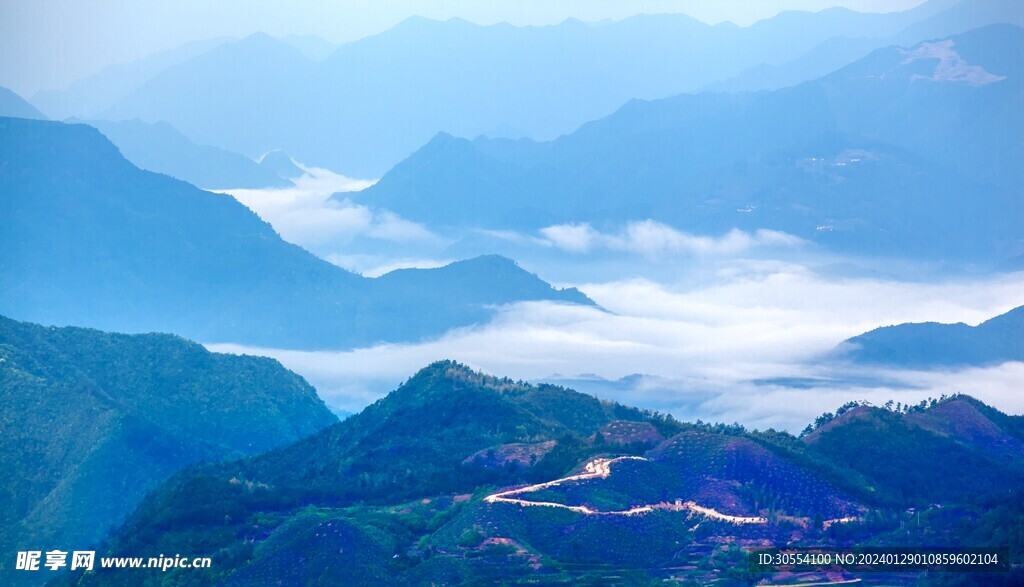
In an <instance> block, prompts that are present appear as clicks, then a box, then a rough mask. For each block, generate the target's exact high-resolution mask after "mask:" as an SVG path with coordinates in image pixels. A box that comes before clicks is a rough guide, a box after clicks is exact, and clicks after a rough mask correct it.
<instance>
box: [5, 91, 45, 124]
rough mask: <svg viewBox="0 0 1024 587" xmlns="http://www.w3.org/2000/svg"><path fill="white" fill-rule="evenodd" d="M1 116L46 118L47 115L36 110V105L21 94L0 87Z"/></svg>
mask: <svg viewBox="0 0 1024 587" xmlns="http://www.w3.org/2000/svg"><path fill="white" fill-rule="evenodd" d="M0 116H10V117H13V118H34V119H36V120H46V116H44V115H43V113H42V112H40V111H38V110H36V107H35V106H33V105H31V104H29V103H28V102H26V101H25V100H24V99H23V98H22V97H21V96H19V95H18V94H15V93H14V92H12V91H10V90H8V89H7V88H4V87H0Z"/></svg>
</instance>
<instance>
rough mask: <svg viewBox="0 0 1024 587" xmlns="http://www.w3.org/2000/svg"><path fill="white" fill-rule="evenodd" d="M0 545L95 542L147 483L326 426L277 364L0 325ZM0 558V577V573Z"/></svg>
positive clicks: (328, 418) (310, 397) (154, 337)
mask: <svg viewBox="0 0 1024 587" xmlns="http://www.w3.org/2000/svg"><path fill="white" fill-rule="evenodd" d="M0 390H2V393H3V398H4V401H3V402H0V410H2V412H3V414H2V417H0V428H2V430H0V444H2V451H0V455H2V456H0V465H2V467H3V470H4V475H3V480H2V481H0V494H2V495H3V497H4V498H3V506H2V507H0V549H2V550H3V551H4V552H6V553H12V552H14V551H16V550H19V549H20V550H31V549H42V550H50V549H54V548H60V549H65V550H71V549H75V548H85V547H89V546H96V545H98V543H99V542H100V541H101V540H102V539H103V538H104V537H105V536H106V534H107V532H108V531H109V530H110V529H111V528H112V527H114V526H116V525H118V524H119V523H120V522H121V521H122V519H123V518H124V517H125V516H126V515H127V514H128V513H130V512H131V511H132V510H133V509H134V508H135V506H136V504H137V503H138V502H139V500H141V499H142V497H143V496H144V495H145V494H146V493H147V492H148V491H149V490H151V489H153V488H154V487H155V486H156V485H157V484H158V483H159V482H161V481H163V480H164V479H166V478H167V477H168V476H170V475H171V474H172V473H174V472H175V471H178V470H180V469H182V468H183V467H185V466H187V465H189V464H193V463H197V462H200V461H215V460H221V459H227V458H238V457H240V456H244V455H251V454H255V453H259V452H262V451H265V450H268V449H272V448H275V447H278V446H281V445H284V444H289V443H291V442H293V441H295V440H297V439H299V438H303V437H305V436H308V435H310V434H313V433H314V432H317V431H318V430H321V429H323V428H325V427H327V426H328V425H330V424H332V423H334V422H336V421H337V418H336V417H335V416H334V415H332V414H331V413H330V411H329V410H328V409H327V407H326V406H325V405H324V403H323V402H322V401H321V400H320V399H319V398H318V397H317V395H316V391H315V390H314V389H313V388H312V387H310V386H309V384H308V383H306V382H305V380H303V379H302V378H301V377H299V376H298V375H296V374H294V373H292V372H290V371H287V370H286V369H284V368H283V367H282V366H281V365H280V364H279V363H277V361H274V360H272V359H267V358H262V357H249V356H234V355H222V354H217V353H210V352H207V351H206V350H205V349H204V348H203V347H202V346H201V345H198V344H196V343H194V342H191V341H188V340H185V339H182V338H179V337H176V336H171V335H166V334H143V335H124V334H111V333H106V332H100V331H97V330H88V329H82V328H47V327H43V326H38V325H35V324H29V323H24V322H16V321H14V320H10V319H8V318H4V317H0ZM12 565H13V558H12V557H6V556H5V557H4V560H3V562H2V563H0V570H2V571H4V573H0V574H6V572H7V571H11V570H12Z"/></svg>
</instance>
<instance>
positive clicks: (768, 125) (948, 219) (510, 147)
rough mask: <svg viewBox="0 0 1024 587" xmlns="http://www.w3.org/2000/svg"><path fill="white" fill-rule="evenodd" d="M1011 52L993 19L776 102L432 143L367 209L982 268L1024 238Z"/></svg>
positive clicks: (701, 104)
mask: <svg viewBox="0 0 1024 587" xmlns="http://www.w3.org/2000/svg"><path fill="white" fill-rule="evenodd" d="M1022 50H1024V30H1022V29H1021V28H1019V27H1015V26H1012V25H993V26H991V27H987V28H984V29H978V30H976V31H972V32H970V33H966V34H964V35H959V36H956V37H951V38H949V39H944V40H937V41H934V42H927V43H922V44H920V45H917V46H915V47H911V48H900V47H889V48H886V49H881V50H878V51H876V52H874V53H872V54H871V55H869V56H868V57H865V58H864V59H861V60H859V61H857V62H855V63H853V64H851V65H849V66H847V67H845V68H843V69H841V70H839V71H837V72H834V73H832V74H830V75H828V76H825V77H823V78H820V79H818V80H815V81H813V82H807V83H804V84H801V85H798V86H795V87H792V88H785V89H781V90H777V91H774V92H757V93H739V94H718V93H701V94H684V95H680V96H676V97H673V98H668V99H664V100H656V101H652V102H644V101H639V100H636V101H632V102H630V103H628V104H627V105H625V106H623V107H622V108H621V109H619V110H618V111H617V112H616V113H614V114H613V115H611V116H608V117H606V118H603V119H600V120H597V121H595V122H592V123H588V124H586V125H584V126H583V127H581V128H580V129H579V130H577V131H576V132H574V133H572V134H569V135H566V136H563V137H560V138H559V139H557V140H554V141H550V142H533V141H529V140H502V139H486V138H479V139H476V140H472V141H471V140H466V139H460V138H456V137H453V136H451V135H447V134H441V135H438V136H437V137H435V138H434V139H433V140H432V141H431V142H430V143H428V144H427V145H426V146H424V147H423V148H422V149H420V150H419V151H417V152H416V153H415V154H414V155H412V156H411V157H409V158H408V159H406V160H405V161H403V162H402V163H400V164H398V165H397V166H396V167H395V168H394V169H392V170H391V171H389V172H388V173H387V174H386V175H385V176H384V177H383V178H382V179H381V180H380V181H379V182H378V183H377V184H376V185H374V186H373V187H371V188H369V189H367V190H365V191H364V192H362V195H361V199H360V201H362V202H367V203H370V202H372V203H373V205H376V206H382V207H386V208H388V209H391V210H394V211H396V212H398V213H399V214H401V215H403V216H404V217H407V218H412V219H415V220H418V221H421V222H425V223H428V224H431V225H449V226H461V227H466V226H477V227H486V228H501V229H514V230H521V231H528V232H532V231H534V230H537V229H539V228H542V227H545V226H548V225H554V224H560V223H578V222H588V223H591V224H592V225H595V226H597V227H599V228H600V227H603V226H616V225H619V226H621V223H622V222H623V221H625V220H629V219H636V220H642V219H646V218H654V219H657V220H659V221H662V222H667V223H669V224H671V225H673V226H675V227H676V228H680V229H683V230H688V231H691V232H696V233H700V234H721V233H723V232H725V231H728V230H730V229H732V228H736V227H738V228H744V229H751V230H752V229H758V228H769V229H775V230H781V231H784V232H787V233H791V234H794V235H796V236H799V237H801V238H804V239H807V240H810V241H813V242H816V243H820V244H822V245H826V246H828V247H830V248H832V249H834V250H839V251H844V252H857V253H873V254H886V255H907V256H912V257H923V258H930V259H957V258H959V259H964V258H967V259H972V258H973V259H982V260H985V261H986V262H989V263H991V262H993V261H999V260H1002V259H1005V258H1009V257H1011V256H1013V255H1015V254H1019V252H1020V247H1021V246H1022V242H1024V241H1022V239H1024V233H1022V227H1024V210H1022V208H1021V206H1020V204H1019V201H1018V200H1019V198H1018V197H1017V186H1018V185H1019V182H1020V180H1021V166H1020V165H1019V161H1021V160H1022V158H1024V144H1022V143H1021V141H1020V140H1019V137H1020V136H1021V135H1022V133H1024V119H1022V114H1021V112H1022V111H1021V109H1020V108H1019V107H1018V106H1019V103H1020V100H1021V96H1022V90H1024V71H1021V64H1020V60H1019V59H1016V58H1015V57H1014V56H1016V55H1020V53H1021V51H1022ZM440 202H443V203H444V205H443V206H441V205H438V204H439V203H440ZM950 234H956V235H957V238H955V239H951V238H949V235H950Z"/></svg>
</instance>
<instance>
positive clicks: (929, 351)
mask: <svg viewBox="0 0 1024 587" xmlns="http://www.w3.org/2000/svg"><path fill="white" fill-rule="evenodd" d="M836 356H837V357H841V358H844V359H847V360H850V361H854V362H858V363H868V364H878V365H889V366H894V367H903V368H925V367H930V368H936V367H966V366H971V365H975V366H981V365H992V364H996V363H1003V362H1006V361H1024V306H1022V307H1020V308H1015V309H1013V310H1010V311H1009V312H1007V313H1005V314H1001V315H999V316H996V317H995V318H992V319H990V320H986V321H985V322H982V323H981V324H978V325H977V326H969V325H967V324H964V323H962V322H960V323H957V324H940V323H938V322H925V323H906V324H897V325H894V326H884V327H882V328H876V329H874V330H872V331H870V332H866V333H864V334H861V335H858V336H855V337H853V338H850V339H848V340H846V341H844V342H843V343H842V344H840V345H839V348H838V349H837V351H836Z"/></svg>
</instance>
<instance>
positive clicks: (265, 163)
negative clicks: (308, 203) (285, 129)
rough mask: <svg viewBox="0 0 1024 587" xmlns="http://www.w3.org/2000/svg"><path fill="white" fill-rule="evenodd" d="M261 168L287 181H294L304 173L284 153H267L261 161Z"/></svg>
mask: <svg viewBox="0 0 1024 587" xmlns="http://www.w3.org/2000/svg"><path fill="white" fill-rule="evenodd" d="M260 167H262V168H264V169H266V170H267V171H269V172H271V173H273V174H275V175H277V176H278V177H283V178H285V179H294V178H296V177H300V176H302V174H303V173H304V172H303V171H302V169H300V168H299V166H298V165H296V164H295V162H294V161H292V158H291V157H289V156H288V154H287V153H285V152H284V151H271V152H269V153H267V154H266V155H264V156H263V158H261V159H260Z"/></svg>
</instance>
